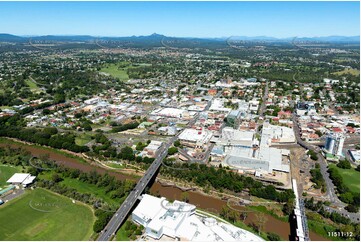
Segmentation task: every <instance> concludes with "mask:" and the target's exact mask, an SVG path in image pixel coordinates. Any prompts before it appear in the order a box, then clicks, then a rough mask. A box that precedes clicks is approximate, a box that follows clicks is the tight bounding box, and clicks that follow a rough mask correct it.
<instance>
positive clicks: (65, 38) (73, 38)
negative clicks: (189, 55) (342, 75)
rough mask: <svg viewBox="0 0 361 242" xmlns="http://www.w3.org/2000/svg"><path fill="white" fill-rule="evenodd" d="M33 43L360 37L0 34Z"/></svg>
mask: <svg viewBox="0 0 361 242" xmlns="http://www.w3.org/2000/svg"><path fill="white" fill-rule="evenodd" d="M30 39H31V40H33V41H59V42H90V41H95V40H102V41H136V42H137V41H140V42H143V41H161V40H162V39H168V40H170V39H172V40H179V41H182V40H183V41H186V40H196V41H202V40H203V41H225V40H227V39H228V40H230V41H264V42H290V41H297V42H353V43H355V42H358V43H359V42H360V36H327V37H289V38H275V37H269V36H255V37H249V36H232V37H222V38H193V37H169V36H165V35H161V34H156V33H154V34H152V35H147V36H128V37H107V36H103V37H97V36H91V35H43V36H32V37H29V36H17V35H12V34H6V33H3V34H2V33H0V42H28V41H29V40H30Z"/></svg>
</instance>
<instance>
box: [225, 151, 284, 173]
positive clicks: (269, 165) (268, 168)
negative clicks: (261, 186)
mask: <svg viewBox="0 0 361 242" xmlns="http://www.w3.org/2000/svg"><path fill="white" fill-rule="evenodd" d="M288 155H289V151H288V152H287V150H282V149H276V148H272V147H265V146H261V147H255V148H241V147H233V148H231V149H230V150H229V152H227V156H226V157H225V159H224V164H225V165H226V166H230V167H233V168H236V169H238V170H242V171H249V172H256V171H259V172H261V173H262V172H265V173H272V172H273V171H281V172H287V173H288V172H290V165H289V163H288V158H286V159H283V156H288Z"/></svg>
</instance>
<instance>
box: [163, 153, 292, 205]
mask: <svg viewBox="0 0 361 242" xmlns="http://www.w3.org/2000/svg"><path fill="white" fill-rule="evenodd" d="M164 162H165V164H166V166H162V168H161V173H162V174H163V175H168V176H172V177H175V178H178V179H182V180H184V181H188V182H193V183H195V184H196V185H198V186H201V187H208V186H211V187H213V188H214V189H217V190H220V191H223V190H224V189H226V190H229V191H232V192H235V193H239V192H241V191H243V190H245V189H248V190H249V192H250V194H251V195H254V196H257V197H262V198H266V199H270V200H274V201H278V202H287V201H288V200H289V199H293V198H294V194H293V192H292V190H284V191H280V192H279V191H276V189H275V187H274V186H272V185H269V186H266V187H265V186H264V185H263V183H262V182H259V181H256V180H254V179H253V178H251V177H248V176H243V175H239V174H237V173H235V172H232V171H230V170H227V169H225V168H222V167H220V168H215V167H208V166H206V165H204V164H197V163H192V164H188V163H182V164H178V163H173V162H172V161H171V160H170V159H166V160H165V161H164Z"/></svg>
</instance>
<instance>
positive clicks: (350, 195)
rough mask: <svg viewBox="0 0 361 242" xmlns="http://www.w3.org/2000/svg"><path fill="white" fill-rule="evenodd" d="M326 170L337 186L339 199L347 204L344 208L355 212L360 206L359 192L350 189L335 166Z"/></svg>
mask: <svg viewBox="0 0 361 242" xmlns="http://www.w3.org/2000/svg"><path fill="white" fill-rule="evenodd" d="M328 172H329V173H330V178H331V179H332V182H333V184H335V186H336V187H337V191H338V193H339V198H340V200H341V201H343V202H344V203H347V204H348V206H347V207H346V209H347V210H348V211H350V212H357V211H358V210H359V208H360V193H356V192H352V191H350V189H349V188H348V187H347V186H346V184H345V182H344V180H343V178H342V176H341V175H340V173H339V172H338V170H337V169H336V168H334V167H330V168H329V169H328Z"/></svg>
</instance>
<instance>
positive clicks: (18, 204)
mask: <svg viewBox="0 0 361 242" xmlns="http://www.w3.org/2000/svg"><path fill="white" fill-rule="evenodd" d="M94 221H95V216H94V214H93V211H92V209H91V208H90V207H89V206H86V205H84V204H81V203H80V202H75V204H74V203H72V200H71V199H70V198H67V197H64V196H60V195H58V194H55V193H52V192H50V191H47V190H44V189H41V188H37V189H35V190H33V191H27V192H26V194H25V195H22V196H20V197H18V198H16V199H14V200H12V201H10V202H8V203H6V204H5V205H2V206H0V224H1V226H0V240H88V239H89V238H90V236H91V234H92V231H93V230H92V226H93V223H94Z"/></svg>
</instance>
